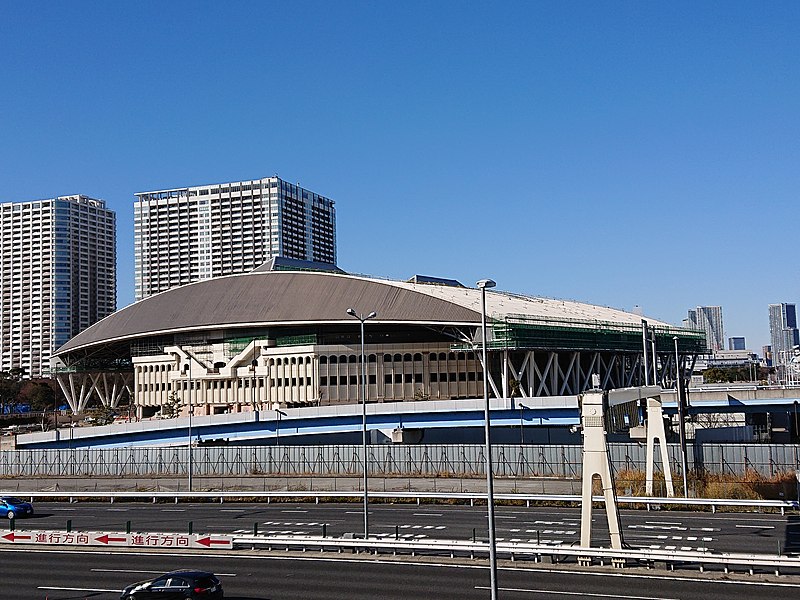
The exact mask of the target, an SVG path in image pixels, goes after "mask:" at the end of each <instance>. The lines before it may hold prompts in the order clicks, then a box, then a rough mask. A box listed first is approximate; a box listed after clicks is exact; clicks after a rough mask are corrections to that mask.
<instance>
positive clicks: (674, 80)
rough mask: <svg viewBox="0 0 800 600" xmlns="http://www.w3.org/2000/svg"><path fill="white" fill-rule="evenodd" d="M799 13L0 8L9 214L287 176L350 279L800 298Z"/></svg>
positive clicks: (668, 299)
mask: <svg viewBox="0 0 800 600" xmlns="http://www.w3.org/2000/svg"><path fill="white" fill-rule="evenodd" d="M798 32H800V3H798V2H796V1H792V2H777V1H776V2H764V3H760V2H731V1H724V2H702V3H697V2H662V3H655V2H638V1H632V2H588V1H587V2H549V3H544V2H532V1H531V2H518V3H517V2H505V3H488V2H469V1H460V2H443V1H442V2H410V1H409V2H388V1H380V2H358V3H353V2H330V1H322V2H302V1H300V2H298V1H293V2H286V3H277V2H266V1H263V2H252V3H241V2H178V1H170V2H128V3H123V2H100V1H97V2H79V1H76V2H49V1H48V2H13V3H12V2H7V1H4V0H3V1H0V69H1V71H0V75H2V78H1V79H0V82H2V83H1V85H2V94H0V201H23V200H33V199H37V198H45V197H53V196H57V195H65V194H76V193H82V194H88V195H90V196H94V197H98V198H102V199H104V200H106V201H107V202H108V204H109V206H110V207H111V208H113V209H114V210H116V211H117V215H118V241H119V248H118V272H119V294H118V296H119V300H118V304H119V306H120V307H122V306H124V305H126V304H128V303H130V302H131V301H132V299H133V223H132V221H133V218H132V212H133V208H132V207H133V194H134V192H137V191H147V190H153V189H163V188H170V187H177V186H184V185H197V184H205V183H215V182H224V181H234V180H239V179H251V178H258V177H264V176H270V175H273V174H274V173H278V174H279V175H280V176H281V177H283V178H284V179H287V180H289V181H293V182H300V184H301V185H303V186H304V187H307V188H309V189H312V190H314V191H316V192H319V193H321V194H324V195H327V196H329V197H331V198H333V199H335V200H336V201H337V205H336V206H337V217H338V230H337V233H338V254H339V264H340V266H341V267H342V268H344V269H346V270H349V271H351V272H356V273H367V274H372V275H379V276H387V277H391V278H407V277H410V276H411V275H414V274H415V273H419V274H426V275H435V276H441V277H452V278H456V279H459V280H460V281H462V282H463V283H465V284H469V285H473V284H474V282H475V281H476V280H478V279H481V278H484V277H491V278H493V279H495V280H496V281H497V282H498V286H499V287H500V288H501V289H505V290H511V291H516V292H521V293H527V294H541V295H545V296H552V297H557V298H570V299H576V300H582V301H588V302H592V303H595V304H601V305H608V306H614V307H618V308H623V309H632V308H633V307H634V305H640V306H641V307H642V308H643V310H644V312H645V314H646V315H650V316H653V317H656V318H660V319H664V320H667V321H669V322H673V323H677V324H679V323H680V321H681V319H682V318H683V317H684V316H685V315H686V310H687V309H688V308H690V307H694V306H697V305H717V304H719V305H722V306H723V311H724V318H725V325H726V335H728V336H731V335H745V336H746V337H747V341H748V346H750V347H751V348H754V349H758V350H760V346H761V345H762V344H766V343H768V338H769V334H768V323H767V304H768V303H770V302H800V278H798V260H797V258H798V244H797V230H798V215H799V214H800V208H798V197H799V194H798V192H800V169H799V168H798V167H799V166H800V34H799V33H798Z"/></svg>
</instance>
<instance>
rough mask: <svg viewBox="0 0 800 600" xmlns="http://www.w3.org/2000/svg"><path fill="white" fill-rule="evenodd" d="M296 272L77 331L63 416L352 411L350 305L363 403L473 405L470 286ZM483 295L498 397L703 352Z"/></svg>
mask: <svg viewBox="0 0 800 600" xmlns="http://www.w3.org/2000/svg"><path fill="white" fill-rule="evenodd" d="M304 266H310V265H304V264H302V263H299V262H298V261H278V260H275V261H272V262H271V263H269V264H267V265H265V266H263V267H261V268H260V269H258V270H256V271H254V272H251V273H247V274H241V275H232V276H227V277H218V278H213V279H208V280H204V281H199V282H196V283H191V284H188V285H184V286H181V287H177V288H173V289H170V290H168V291H165V292H161V293H159V294H155V295H153V296H150V297H148V298H146V299H144V300H142V301H139V302H136V303H134V304H132V305H130V306H128V307H126V308H123V309H122V310H119V311H117V312H116V313H114V314H113V315H110V316H109V317H107V318H105V319H104V320H102V321H100V322H98V323H96V324H95V325H94V326H92V327H90V328H89V329H87V330H85V331H83V332H82V333H80V334H79V335H77V336H75V337H74V338H73V339H71V340H70V341H69V342H68V343H67V344H65V345H64V346H63V347H61V348H60V349H59V350H58V352H57V353H56V362H57V365H54V370H55V371H56V372H57V379H58V381H59V383H60V385H61V388H62V390H63V391H64V393H65V394H66V396H67V400H68V402H69V404H70V406H71V408H72V410H73V411H75V412H82V411H83V410H84V409H85V408H86V407H87V405H88V404H89V403H91V402H93V398H96V399H99V401H100V402H102V403H103V404H104V405H107V406H110V407H116V406H118V405H120V404H121V403H122V404H125V403H127V402H130V403H131V404H132V405H133V406H134V407H135V410H136V413H137V415H138V416H139V417H148V416H152V415H154V414H157V413H158V412H159V411H160V410H161V409H162V407H163V406H165V405H167V404H171V405H177V406H178V407H179V408H180V409H181V410H182V411H183V413H184V414H186V413H187V412H188V407H189V406H190V405H191V406H192V407H193V414H195V415H198V414H200V415H214V414H222V413H235V412H247V411H253V410H263V409H276V408H277V409H279V408H281V407H287V408H298V407H320V406H323V407H325V406H334V405H347V404H355V403H358V402H360V378H359V377H360V372H361V365H360V356H361V355H360V350H361V349H360V323H359V322H358V321H357V320H355V319H353V318H351V317H350V316H349V315H348V314H347V309H348V308H354V309H355V310H356V311H357V312H358V313H362V314H367V313H369V312H371V311H375V312H376V313H377V316H376V317H375V318H374V319H372V320H370V321H368V322H367V323H366V327H365V342H366V346H365V355H366V357H367V359H366V362H367V368H366V373H367V400H368V402H369V403H382V402H387V403H388V402H414V401H419V400H436V399H441V400H450V401H457V400H460V399H464V400H466V399H474V398H480V397H481V396H482V394H483V385H482V379H483V366H482V364H481V357H480V352H477V351H476V349H477V348H479V347H480V343H481V342H480V324H481V291H480V290H479V289H476V288H469V287H464V286H462V285H460V284H459V283H458V282H455V281H451V280H440V279H432V278H424V277H415V278H413V279H412V280H410V281H389V280H382V279H374V278H369V277H364V276H355V275H349V274H346V273H343V272H340V271H336V270H331V271H329V272H322V271H314V270H308V269H303V268H301V267H304ZM298 268H299V270H298ZM486 299H487V315H488V319H489V321H488V322H489V336H488V347H489V349H490V352H489V376H490V377H489V382H490V390H489V392H490V395H491V396H493V397H504V398H509V397H517V398H526V397H531V398H532V397H540V396H559V395H574V394H578V393H581V392H583V391H585V390H586V389H589V388H590V387H591V386H592V374H598V375H599V376H600V382H601V385H602V387H603V388H607V389H610V388H617V387H627V386H632V385H640V384H642V383H643V382H644V380H645V378H646V377H648V378H649V379H650V381H653V378H655V379H656V380H657V381H659V382H661V383H662V385H664V386H665V387H670V386H671V385H672V382H673V381H674V377H675V373H676V370H675V364H676V360H677V361H680V363H681V367H682V368H684V369H687V370H690V369H691V366H692V364H693V362H694V360H695V357H696V355H697V354H698V353H702V352H703V351H705V341H704V337H703V334H702V332H697V331H694V330H687V329H684V328H679V327H674V326H671V325H669V324H667V323H664V322H660V321H657V320H653V319H648V321H647V323H648V326H647V329H646V333H645V335H643V333H644V332H643V324H642V323H643V321H642V317H641V316H639V315H637V314H633V313H629V312H625V311H621V310H617V309H612V308H606V307H601V306H594V305H590V304H584V303H579V302H572V301H566V300H553V299H548V298H540V297H530V296H523V295H519V294H514V293H509V292H501V291H487V298H486ZM676 339H677V348H678V352H677V353H676V351H675V348H676V342H675V340H676ZM643 342H645V343H643ZM645 346H646V347H647V348H648V351H647V355H648V356H649V357H650V358H649V359H647V358H645V353H644V352H643V347H645ZM653 351H655V355H656V356H657V357H658V360H657V361H656V362H655V363H653V361H652V357H653V355H654V353H653ZM645 364H647V365H649V366H648V369H649V370H648V374H647V375H645V369H646V367H645Z"/></svg>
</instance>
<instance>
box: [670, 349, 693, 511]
mask: <svg viewBox="0 0 800 600" xmlns="http://www.w3.org/2000/svg"><path fill="white" fill-rule="evenodd" d="M672 341H673V342H675V396H676V399H677V400H678V420H679V421H680V423H679V427H678V434H679V436H680V443H681V471H682V472H683V497H684V498H688V497H689V488H688V484H687V482H686V471H687V470H688V468H689V464H688V461H687V460H686V419H685V406H684V401H683V398H682V397H681V392H682V391H683V374H682V373H681V370H682V369H681V360H680V355H679V354H678V336H677V335H676V336H674V337H673V338H672Z"/></svg>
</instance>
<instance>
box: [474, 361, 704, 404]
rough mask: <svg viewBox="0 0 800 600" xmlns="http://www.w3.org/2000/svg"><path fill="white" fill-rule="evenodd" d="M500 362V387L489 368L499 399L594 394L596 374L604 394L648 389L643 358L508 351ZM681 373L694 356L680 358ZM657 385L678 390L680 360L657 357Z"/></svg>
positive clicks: (490, 379) (690, 365)
mask: <svg viewBox="0 0 800 600" xmlns="http://www.w3.org/2000/svg"><path fill="white" fill-rule="evenodd" d="M496 355H499V356H500V359H499V364H497V363H495V365H494V366H495V369H496V372H499V375H500V387H499V388H498V386H497V384H496V382H495V377H493V375H495V374H496V373H493V372H492V370H491V369H490V377H489V385H490V386H491V389H492V392H494V395H495V396H496V397H502V398H509V397H511V396H512V395H514V396H519V397H522V398H535V397H539V396H572V395H577V394H582V393H583V392H585V391H587V390H589V389H591V387H592V375H593V374H598V375H599V376H600V387H601V388H602V389H606V390H607V389H615V388H627V387H633V386H637V385H644V362H643V358H642V353H641V352H639V353H635V352H619V351H600V350H594V351H591V350H590V351H581V350H573V351H567V350H503V351H501V352H493V353H491V355H490V358H491V357H492V356H496ZM679 358H680V363H681V368H682V369H684V371H685V370H686V369H689V368H691V367H692V366H693V364H694V358H695V357H694V356H693V355H687V354H682V355H680V357H679ZM656 368H657V374H658V383H659V384H660V385H661V386H662V387H664V388H671V387H674V385H675V355H674V354H671V353H668V352H664V353H659V354H658V355H657V361H656Z"/></svg>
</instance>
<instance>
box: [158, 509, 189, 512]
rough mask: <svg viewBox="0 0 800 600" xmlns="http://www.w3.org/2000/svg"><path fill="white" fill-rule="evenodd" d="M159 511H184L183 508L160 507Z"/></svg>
mask: <svg viewBox="0 0 800 600" xmlns="http://www.w3.org/2000/svg"><path fill="white" fill-rule="evenodd" d="M161 512H186V509H185V508H162V509H161Z"/></svg>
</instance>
